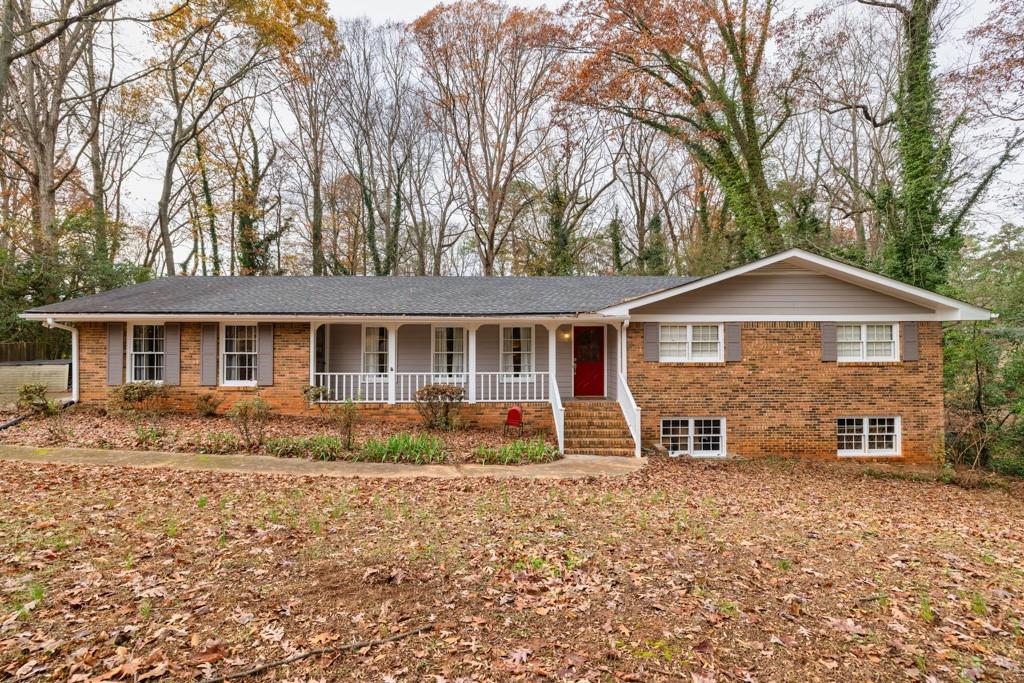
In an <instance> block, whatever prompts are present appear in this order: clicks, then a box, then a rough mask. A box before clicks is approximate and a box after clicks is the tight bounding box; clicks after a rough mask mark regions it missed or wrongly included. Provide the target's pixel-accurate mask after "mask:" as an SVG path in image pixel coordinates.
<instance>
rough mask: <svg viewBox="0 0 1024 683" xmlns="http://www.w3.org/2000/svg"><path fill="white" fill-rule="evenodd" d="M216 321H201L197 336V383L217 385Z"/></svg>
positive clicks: (217, 351)
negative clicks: (201, 327) (201, 324)
mask: <svg viewBox="0 0 1024 683" xmlns="http://www.w3.org/2000/svg"><path fill="white" fill-rule="evenodd" d="M217 328H218V325H217V323H203V330H202V333H201V334H200V337H199V384H201V385H202V386H204V387H215V386H217V356H218V355H219V350H218V348H217Z"/></svg>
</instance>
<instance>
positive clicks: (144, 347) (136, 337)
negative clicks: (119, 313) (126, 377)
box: [131, 325, 164, 382]
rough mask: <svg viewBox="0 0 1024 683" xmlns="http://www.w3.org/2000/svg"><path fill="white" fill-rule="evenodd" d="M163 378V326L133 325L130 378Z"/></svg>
mask: <svg viewBox="0 0 1024 683" xmlns="http://www.w3.org/2000/svg"><path fill="white" fill-rule="evenodd" d="M163 378H164V326H163V325H134V326H133V327H132V342H131V380H132V381H134V382H162V381H163Z"/></svg>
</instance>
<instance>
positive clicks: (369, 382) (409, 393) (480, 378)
mask: <svg viewBox="0 0 1024 683" xmlns="http://www.w3.org/2000/svg"><path fill="white" fill-rule="evenodd" d="M549 376H550V373H548V372H524V373H518V374H513V373H509V372H478V373H476V374H475V375H471V374H469V373H467V372H459V373H434V372H396V373H394V378H395V402H396V403H411V402H413V401H415V400H416V391H417V390H418V389H420V388H421V387H424V386H426V385H428V384H454V385H457V386H461V387H464V388H465V389H466V394H467V396H468V394H469V385H470V382H474V383H475V387H476V390H477V391H476V401H477V402H478V403H547V402H549V401H550V400H551V397H550V393H551V391H550V386H549V384H550V380H549ZM389 378H390V374H389V373H365V372H317V373H315V374H314V377H313V380H314V382H315V383H316V385H317V386H320V387H326V389H327V395H326V396H325V397H324V399H323V401H322V403H342V402H344V401H353V402H355V403H386V402H387V400H388V393H389V383H390V381H389Z"/></svg>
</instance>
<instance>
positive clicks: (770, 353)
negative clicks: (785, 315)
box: [627, 322, 943, 463]
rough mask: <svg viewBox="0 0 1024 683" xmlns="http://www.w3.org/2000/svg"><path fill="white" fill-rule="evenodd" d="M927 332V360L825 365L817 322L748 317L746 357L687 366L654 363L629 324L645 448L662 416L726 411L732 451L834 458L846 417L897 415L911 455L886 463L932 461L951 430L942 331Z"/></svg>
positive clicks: (639, 331)
mask: <svg viewBox="0 0 1024 683" xmlns="http://www.w3.org/2000/svg"><path fill="white" fill-rule="evenodd" d="M918 330H919V336H920V342H919V343H920V353H921V359H920V360H919V361H912V362H904V363H855V364H851V363H843V364H838V363H834V362H822V360H821V333H820V329H819V326H818V324H817V323H804V322H776V323H771V322H769V323H764V322H758V323H744V324H743V337H742V339H743V360H742V361H741V362H738V363H702V364H681V363H654V362H647V361H645V360H644V351H643V325H642V324H633V325H630V326H629V328H628V335H627V339H628V348H629V351H628V353H629V356H628V358H629V366H628V382H629V386H630V388H631V389H632V391H633V396H634V397H635V398H636V401H637V403H638V404H639V406H640V408H641V409H642V433H643V442H644V445H645V446H650V445H653V444H654V443H658V442H659V440H660V420H661V418H662V417H724V418H725V419H726V429H727V435H726V445H727V450H728V452H729V454H730V455H735V456H741V457H747V458H756V457H765V456H797V457H801V458H811V459H829V460H832V459H839V458H838V456H837V455H836V437H835V420H836V418H837V417H858V416H872V415H873V416H890V415H898V416H900V418H901V420H902V452H903V457H902V458H899V459H897V458H885V460H888V461H891V460H902V461H903V462H913V463H928V462H932V461H933V458H934V456H935V453H936V452H937V450H938V449H939V448H940V446H941V443H942V432H943V393H942V345H941V344H942V328H941V324H940V323H937V322H926V323H918ZM843 459H844V460H845V459H848V458H843ZM856 459H857V460H861V458H856Z"/></svg>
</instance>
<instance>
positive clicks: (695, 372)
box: [23, 249, 991, 463]
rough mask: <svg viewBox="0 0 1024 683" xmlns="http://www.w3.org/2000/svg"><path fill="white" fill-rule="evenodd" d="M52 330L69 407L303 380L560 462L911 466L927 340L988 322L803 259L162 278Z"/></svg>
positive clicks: (245, 392)
mask: <svg viewBox="0 0 1024 683" xmlns="http://www.w3.org/2000/svg"><path fill="white" fill-rule="evenodd" d="M23 317H25V318H27V319H31V320H39V321H42V322H43V323H44V324H46V325H49V326H52V327H61V328H65V329H69V330H70V331H71V334H72V345H73V368H74V369H73V382H72V384H73V387H72V388H73V398H74V399H75V400H78V401H81V402H83V403H86V404H102V403H103V402H104V401H105V399H106V395H107V393H108V391H109V389H110V387H112V386H115V385H119V384H121V383H123V382H133V381H142V380H153V381H158V382H163V384H165V385H168V386H171V387H173V389H172V392H171V395H172V397H173V399H174V400H176V401H177V402H178V403H179V404H180V405H181V406H182V407H183V408H187V407H189V406H190V405H191V404H192V403H193V402H194V401H195V398H196V397H197V396H199V395H200V394H203V393H213V394H216V395H218V396H219V397H221V398H222V399H224V404H223V408H225V409H226V408H227V407H229V406H230V405H231V404H232V403H233V402H234V401H236V400H238V399H239V398H241V397H246V396H250V395H253V394H256V393H259V394H260V395H261V396H262V397H263V398H264V399H266V400H267V401H268V402H269V403H270V404H271V406H272V408H273V409H274V410H275V411H277V412H280V413H283V414H290V415H299V414H306V413H308V412H309V411H311V410H315V408H310V407H309V406H308V405H307V404H306V402H305V400H304V396H303V389H304V388H305V387H306V386H309V385H316V386H321V387H326V397H325V400H326V401H330V402H340V401H346V400H352V401H355V402H357V403H359V404H360V407H361V409H362V410H364V411H366V413H367V414H368V415H369V416H371V418H370V419H375V420H377V419H379V420H389V421H394V422H395V423H396V424H397V423H399V422H412V421H415V420H416V419H417V418H416V413H415V406H414V405H413V404H412V401H413V399H414V396H415V393H416V390H417V389H418V388H419V387H422V386H424V385H427V384H432V383H445V384H457V385H459V386H462V387H463V388H464V389H465V394H466V405H465V408H464V411H463V419H464V421H465V422H466V423H468V424H476V425H490V426H497V425H499V424H501V422H502V420H503V418H504V415H505V413H506V410H507V408H508V407H509V406H511V405H520V406H522V407H523V409H524V412H525V415H526V420H527V424H528V426H530V427H532V428H541V429H548V430H553V431H554V432H555V434H556V436H557V439H558V444H559V447H560V449H562V450H563V452H566V453H596V454H618V455H626V454H637V455H639V453H640V448H641V446H656V445H659V444H660V445H661V446H663V447H664V448H665V449H666V450H667V451H668V452H669V454H671V455H688V456H694V457H725V456H727V455H729V456H740V457H758V456H767V455H790V456H799V457H803V458H814V459H834V458H887V459H893V458H895V459H900V460H902V461H906V462H915V463H920V462H927V461H929V460H930V459H931V458H933V457H934V455H935V453H936V451H937V449H938V448H940V447H941V444H942V436H943V391H942V346H941V325H942V322H943V321H952V320H987V319H989V318H990V317H991V314H990V313H989V311H986V310H984V309H982V308H978V307H976V306H972V305H969V304H966V303H963V302H961V301H957V300H955V299H951V298H948V297H945V296H941V295H938V294H935V293H933V292H929V291H926V290H923V289H919V288H916V287H912V286H909V285H906V284H903V283H901V282H897V281H895V280H892V279H890V278H886V277H882V276H880V275H876V274H874V273H870V272H867V271H865V270H861V269H859V268H854V267H852V266H849V265H846V264H843V263H840V262H838V261H834V260H831V259H827V258H824V257H821V256H817V255H814V254H811V253H808V252H805V251H802V250H799V249H791V250H789V251H785V252H782V253H779V254H776V255H774V256H771V257H768V258H765V259H762V260H760V261H756V262H754V263H750V264H748V265H745V266H742V267H739V268H734V269H732V270H728V271H726V272H723V273H719V274H718V275H714V276H710V277H705V278H692V277H690V278H687V277H650V276H596V277H506V278H485V277H387V278H374V277H175V278H165V279H161V280H155V281H152V282H146V283H143V284H139V285H135V286H132V287H127V288H123V289H118V290H113V291H109V292H104V293H101V294H96V295H93V296H86V297H82V298H78V299H73V300H70V301H65V302H62V303H58V304H53V305H50V306H43V307H41V308H36V309H32V310H30V311H27V312H26V313H24V315H23Z"/></svg>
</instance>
